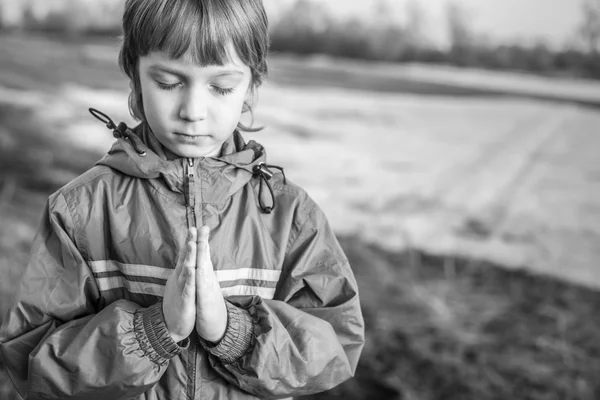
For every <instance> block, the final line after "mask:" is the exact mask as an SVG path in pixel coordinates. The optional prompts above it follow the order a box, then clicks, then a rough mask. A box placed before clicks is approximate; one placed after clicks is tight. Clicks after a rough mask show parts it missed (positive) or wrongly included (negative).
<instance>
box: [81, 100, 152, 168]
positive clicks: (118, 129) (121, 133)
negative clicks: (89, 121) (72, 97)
mask: <svg viewBox="0 0 600 400" xmlns="http://www.w3.org/2000/svg"><path fill="white" fill-rule="evenodd" d="M89 111H90V114H92V115H93V116H94V117H95V118H96V119H98V120H100V121H102V122H104V123H105V124H106V127H107V128H108V129H110V130H112V131H113V136H114V137H115V138H117V139H125V140H129V142H130V143H131V145H132V146H133V149H134V150H135V152H136V153H138V155H140V156H142V157H143V156H145V155H146V152H145V151H144V150H140V149H139V147H137V144H135V141H134V140H133V138H132V137H131V136H132V135H134V133H133V132H132V131H131V129H129V127H128V126H127V124H125V123H124V122H121V123H119V126H117V125H115V123H114V122H113V120H112V119H110V117H109V116H108V115H106V114H104V113H103V112H101V111H98V110H96V109H95V108H90V109H89Z"/></svg>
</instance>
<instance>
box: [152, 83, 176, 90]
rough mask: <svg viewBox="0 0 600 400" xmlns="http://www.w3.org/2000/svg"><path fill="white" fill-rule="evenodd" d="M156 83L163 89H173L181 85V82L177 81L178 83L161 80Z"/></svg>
mask: <svg viewBox="0 0 600 400" xmlns="http://www.w3.org/2000/svg"><path fill="white" fill-rule="evenodd" d="M156 84H157V85H158V87H159V88H160V89H162V90H173V89H175V88H177V87H178V86H180V85H181V82H176V83H164V82H160V81H156Z"/></svg>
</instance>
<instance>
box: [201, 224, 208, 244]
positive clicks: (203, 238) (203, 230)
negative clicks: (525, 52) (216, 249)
mask: <svg viewBox="0 0 600 400" xmlns="http://www.w3.org/2000/svg"><path fill="white" fill-rule="evenodd" d="M209 234H210V228H209V227H208V226H206V225H204V226H202V228H200V232H199V234H198V241H199V242H206V243H208V236H209Z"/></svg>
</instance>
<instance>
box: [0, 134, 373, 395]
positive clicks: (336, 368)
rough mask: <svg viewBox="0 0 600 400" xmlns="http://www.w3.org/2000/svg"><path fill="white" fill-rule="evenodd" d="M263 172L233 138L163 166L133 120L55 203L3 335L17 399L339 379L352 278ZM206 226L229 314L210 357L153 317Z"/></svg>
mask: <svg viewBox="0 0 600 400" xmlns="http://www.w3.org/2000/svg"><path fill="white" fill-rule="evenodd" d="M132 144H133V146H132ZM142 152H145V155H143V156H142V155H141V154H140V153H142ZM265 162H266V155H265V151H264V149H263V147H262V146H260V145H259V144H257V143H256V142H254V141H251V142H249V143H247V144H246V143H245V142H244V140H243V139H242V137H241V135H240V134H239V133H237V132H235V133H234V135H232V137H231V138H230V139H229V140H228V141H227V142H225V143H224V145H223V147H222V152H221V156H219V157H217V158H212V157H207V158H201V159H195V160H192V159H176V160H167V158H166V157H165V153H164V151H163V148H162V146H161V145H160V143H159V142H158V141H157V140H156V138H155V137H154V135H153V134H152V133H151V132H150V130H149V128H147V127H146V125H145V124H141V125H139V126H138V127H137V128H135V135H131V140H130V141H128V140H124V139H122V140H118V141H117V142H115V144H114V145H113V147H112V148H111V150H110V151H109V152H108V154H107V155H106V156H104V157H103V158H102V159H101V160H100V161H99V162H98V163H97V164H96V165H95V166H94V167H93V168H91V169H90V170H89V171H87V172H86V173H84V174H83V175H81V176H79V177H78V178H76V179H75V180H73V181H72V182H70V183H68V184H67V185H66V186H64V187H63V188H61V189H59V190H58V191H57V192H55V193H54V194H52V195H51V196H50V198H49V199H48V202H47V206H46V209H45V211H44V216H43V219H42V222H41V225H40V227H39V229H38V232H37V234H36V236H35V239H34V242H33V245H32V252H31V258H30V261H29V264H28V266H27V268H26V270H25V272H24V276H23V278H22V281H21V284H20V288H19V289H18V291H17V295H16V298H15V300H14V302H13V303H12V305H11V306H10V308H9V310H8V312H7V314H6V316H5V318H4V322H3V325H2V327H1V329H0V350H1V352H2V357H3V358H4V362H5V364H6V367H7V370H8V371H9V375H10V377H11V380H12V382H13V383H14V385H15V386H16V388H17V390H18V392H19V393H20V394H21V396H23V397H24V398H26V399H37V398H40V399H86V400H90V399H111V400H113V399H115V400H116V399H132V398H138V399H147V400H167V399H168V400H173V399H190V400H191V399H221V398H228V399H248V398H256V397H258V398H281V397H289V396H298V395H304V394H310V393H315V392H320V391H324V390H327V389H330V388H332V387H334V386H336V385H338V384H339V383H341V382H343V381H345V380H347V379H349V378H350V377H351V376H352V375H353V374H354V371H355V368H356V364H357V362H358V358H359V355H360V352H361V350H362V347H363V342H364V323H363V318H362V314H361V310H360V305H359V298H358V292H357V285H356V281H355V278H354V276H353V274H352V271H351V268H350V266H349V264H348V260H347V258H346V257H345V255H344V253H343V252H342V250H341V248H340V246H339V243H338V242H337V240H336V238H335V235H334V233H333V231H332V229H331V228H330V226H329V225H328V223H327V220H326V218H325V216H324V214H323V212H322V211H321V210H320V209H319V207H318V206H317V205H316V204H315V203H314V202H313V200H311V199H310V197H309V196H308V195H307V194H306V193H305V192H304V191H303V190H302V189H300V188H299V187H298V186H296V185H294V184H292V183H291V182H289V181H287V182H286V181H285V179H284V177H283V176H282V175H281V174H280V173H277V174H274V175H273V176H272V178H271V179H270V181H269V182H267V181H266V179H267V178H268V176H264V174H261V173H260V171H261V166H264V163H265ZM265 183H270V185H269V186H270V189H271V191H269V190H267V189H268V187H267V186H265ZM265 204H266V205H265ZM271 209H272V211H271ZM265 211H266V212H265ZM269 211H270V212H269ZM202 225H208V226H209V227H210V229H211V237H210V247H211V257H212V260H213V264H214V268H215V271H216V275H217V279H218V280H219V284H220V286H221V290H222V293H223V295H224V297H225V299H226V304H227V310H228V325H227V329H226V332H225V336H224V338H223V339H222V340H221V342H219V343H218V344H217V345H216V346H210V345H208V344H207V343H205V342H203V341H202V340H201V339H200V338H199V337H198V335H197V334H196V332H195V331H194V332H193V333H192V334H191V335H190V337H189V338H188V339H186V340H185V341H184V342H181V343H175V342H174V341H173V339H172V338H171V336H170V335H169V334H168V332H167V329H166V326H165V323H164V316H163V314H162V303H161V299H162V295H163V293H164V288H165V283H166V280H167V279H168V277H169V275H170V274H171V273H172V271H173V270H174V268H175V265H176V261H177V257H178V255H179V254H180V253H181V249H182V248H183V246H184V245H185V238H186V233H187V228H188V227H189V226H197V227H200V226H202Z"/></svg>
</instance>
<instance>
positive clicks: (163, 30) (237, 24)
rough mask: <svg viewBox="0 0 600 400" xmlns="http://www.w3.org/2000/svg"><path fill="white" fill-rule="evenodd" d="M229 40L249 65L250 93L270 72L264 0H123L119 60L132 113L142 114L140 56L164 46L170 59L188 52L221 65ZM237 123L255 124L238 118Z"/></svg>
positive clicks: (199, 59)
mask: <svg viewBox="0 0 600 400" xmlns="http://www.w3.org/2000/svg"><path fill="white" fill-rule="evenodd" d="M229 43H231V44H232V45H233V48H234V49H235V51H236V52H237V55H238V56H239V58H240V59H241V60H242V61H243V62H244V64H245V65H247V66H248V67H250V71H251V74H252V78H251V79H252V80H251V88H250V89H251V93H252V95H253V98H254V97H255V95H256V88H258V86H260V85H261V84H262V82H263V80H264V79H265V78H266V76H267V73H268V68H267V60H266V59H267V53H268V49H269V37H268V19H267V15H266V12H265V9H264V6H263V3H262V0H127V1H126V3H125V10H124V12H123V37H122V44H121V50H120V53H119V66H120V67H121V69H122V70H123V72H125V74H127V76H128V77H129V79H130V80H131V93H130V94H129V110H130V112H131V114H132V116H133V117H134V118H137V119H138V120H141V121H145V120H146V118H145V115H144V106H143V102H142V92H141V87H140V79H139V72H138V68H137V65H138V61H139V58H140V57H143V56H145V55H148V54H149V53H150V52H152V51H164V52H166V53H167V54H168V55H169V56H170V57H171V58H173V59H179V58H181V57H182V56H184V55H185V54H189V55H191V57H192V59H193V61H194V62H195V63H197V64H198V65H201V66H207V65H223V64H225V63H226V62H227V61H229V54H228V53H227V46H228V45H229ZM243 111H250V113H252V104H249V103H244V108H243ZM238 129H240V130H245V131H253V130H255V129H252V128H250V127H246V126H244V125H242V124H241V123H240V124H238Z"/></svg>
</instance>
